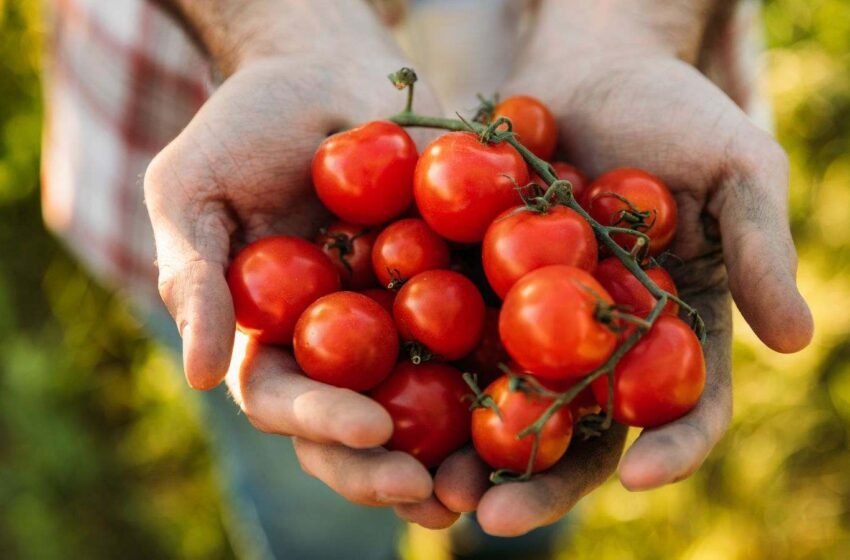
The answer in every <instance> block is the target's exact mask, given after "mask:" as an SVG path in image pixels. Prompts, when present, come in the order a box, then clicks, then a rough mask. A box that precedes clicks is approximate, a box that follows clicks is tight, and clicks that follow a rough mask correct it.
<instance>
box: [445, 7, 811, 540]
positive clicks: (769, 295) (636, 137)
mask: <svg viewBox="0 0 850 560" xmlns="http://www.w3.org/2000/svg"><path fill="white" fill-rule="evenodd" d="M651 3H652V2H650V4H651ZM568 4H569V5H568ZM590 4H591V3H580V2H579V3H573V2H554V1H550V2H545V3H544V4H543V5H542V6H541V10H542V11H543V13H542V14H541V15H540V18H539V21H540V22H541V23H540V27H538V29H536V31H535V33H534V35H533V37H532V39H531V41H530V43H529V45H528V47H527V49H526V51H525V53H524V56H522V57H520V59H519V64H518V68H517V71H516V72H515V74H514V76H513V78H512V79H511V80H510V82H509V84H507V85H506V87H505V88H504V89H503V94H506V95H508V94H511V93H527V94H531V95H535V96H537V97H539V98H540V99H542V100H543V101H544V102H545V103H547V104H548V105H549V107H551V108H552V110H553V112H554V113H555V115H556V117H557V118H558V121H559V125H560V137H561V141H562V144H563V145H564V147H565V149H566V152H567V156H568V160H569V161H570V162H572V163H575V164H577V165H578V166H579V167H580V168H582V169H583V170H585V171H586V172H587V173H588V174H589V175H591V176H595V175H598V174H600V173H602V172H604V171H606V170H608V169H611V168H614V167H620V166H633V167H639V168H642V169H646V170H648V171H650V172H652V173H655V174H657V175H659V176H660V177H661V178H662V179H664V181H665V182H666V183H667V185H668V186H669V187H670V188H671V190H672V191H673V194H674V196H675V198H676V201H677V204H678V207H679V230H678V234H677V238H676V241H675V244H674V246H673V247H672V251H673V252H674V253H675V254H676V255H678V256H679V257H680V258H682V259H683V263H682V264H681V265H679V266H676V267H675V268H674V269H673V270H672V272H673V274H674V277H675V279H676V282H677V285H678V286H679V289H680V292H681V295H682V297H683V298H685V299H686V300H687V301H688V302H689V303H691V305H693V306H694V307H695V308H697V309H698V310H699V312H700V313H701V314H702V316H703V318H704V319H705V322H706V324H707V326H708V333H707V340H706V343H705V346H704V352H705V358H706V375H707V379H706V387H705V391H704V393H703V396H702V398H701V400H700V402H699V403H698V405H697V407H696V408H695V409H694V410H693V411H691V412H690V413H689V414H687V415H686V416H685V417H683V418H680V419H679V420H677V421H675V422H672V423H670V424H668V425H666V426H662V427H660V428H656V429H652V430H644V432H643V433H642V434H641V436H640V438H639V439H638V440H637V442H636V443H635V444H634V445H633V446H632V447H631V448H630V449H629V451H628V452H627V453H626V455H625V457H624V458H623V460H622V463H621V464H620V468H619V473H620V480H621V482H622V483H623V485H624V486H625V487H626V488H628V489H629V490H646V489H650V488H655V487H658V486H662V485H664V484H668V483H671V482H675V481H678V480H681V479H683V478H685V477H687V476H689V475H690V474H691V473H693V472H694V471H695V470H696V469H697V468H698V467H699V466H700V465H701V464H702V462H703V460H704V459H705V457H706V455H707V454H708V453H709V451H710V450H711V448H712V447H713V446H714V444H715V443H716V442H717V441H718V440H719V439H720V437H721V436H722V435H723V433H724V432H725V430H726V428H727V426H728V424H729V421H730V418H731V413H732V394H731V360H730V345H731V306H730V303H731V301H730V297H729V290H730V289H731V294H732V295H733V296H734V299H735V302H736V303H737V305H738V307H739V309H740V310H741V312H742V313H743V315H744V317H745V318H746V320H747V322H748V323H749V324H750V325H751V326H752V327H753V329H754V331H755V332H756V334H758V336H759V337H760V338H761V339H762V340H763V341H764V342H765V344H767V345H768V346H770V347H771V348H773V349H774V350H777V351H780V352H795V351H798V350H800V349H802V348H803V347H805V346H806V345H807V344H808V342H809V340H810V339H811V336H812V329H813V326H812V318H811V314H810V312H809V309H808V307H807V306H806V303H805V302H804V301H803V299H802V297H801V296H800V294H799V292H798V291H797V288H796V284H795V273H796V254H795V251H794V245H793V242H792V240H791V235H790V231H789V227H788V219H787V203H786V196H787V189H788V163H787V159H786V156H785V154H784V152H783V151H782V149H781V148H780V147H779V145H778V144H776V142H775V141H774V140H773V139H772V138H771V137H770V136H769V135H767V134H766V133H764V132H763V131H761V130H759V129H758V128H756V127H755V126H754V125H753V124H752V123H751V122H750V121H749V120H748V118H747V117H746V115H745V114H744V113H743V112H742V111H741V110H740V109H739V108H738V107H736V106H735V105H734V103H732V102H731V101H730V100H729V99H728V98H727V97H726V95H724V94H723V93H722V92H721V91H720V90H719V89H718V88H716V87H715V86H714V85H713V84H711V83H710V82H709V81H708V80H707V79H706V78H705V77H704V76H702V75H701V74H700V73H699V72H698V71H696V70H695V69H694V68H693V67H692V66H690V65H689V64H687V63H686V62H684V61H682V60H679V59H677V58H676V56H675V54H678V55H679V56H684V57H686V58H687V57H688V56H689V53H690V54H691V55H692V56H695V49H694V48H693V41H692V38H693V37H694V36H695V33H693V31H698V30H699V29H702V24H703V23H704V22H700V21H697V20H695V21H693V22H692V23H693V28H694V29H691V30H689V29H688V28H687V25H684V24H683V25H681V26H679V27H676V26H674V27H673V28H671V27H670V25H672V23H671V22H675V21H677V20H676V18H677V17H684V23H687V21H688V19H687V17H685V16H686V14H684V12H686V11H687V10H680V12H682V13H675V14H673V16H670V10H667V11H666V12H665V10H664V9H663V8H662V6H660V5H656V6H655V9H657V10H658V11H659V12H660V13H662V16H665V17H666V16H670V17H666V19H665V18H662V19H664V21H665V25H667V27H665V31H666V33H664V34H662V35H660V36H659V35H658V34H657V33H656V32H655V31H657V28H656V29H655V30H653V29H645V28H644V29H636V28H639V27H640V25H639V23H640V22H642V21H644V20H645V19H646V18H645V17H644V18H643V19H641V18H639V17H637V15H635V14H631V17H625V18H620V19H618V18H617V17H616V16H615V15H612V14H614V12H615V11H616V10H611V9H610V8H613V6H612V2H599V3H594V4H593V5H592V6H590ZM685 4H688V3H684V4H683V5H685ZM690 4H693V5H696V4H707V2H705V1H702V2H700V1H695V2H691V3H690ZM683 5H679V4H676V7H677V9H681V8H682V6H683ZM606 7H607V9H606ZM621 7H622V6H621ZM571 8H572V9H571ZM561 10H571V11H570V17H571V18H572V19H571V21H572V24H571V26H570V27H569V28H570V29H571V33H562V32H561V31H559V30H562V29H564V28H565V27H564V25H563V22H564V21H567V20H565V19H564V16H563V14H561V13H560V12H561ZM673 11H674V12H676V10H673ZM646 13H653V12H652V10H649V11H648V12H647V11H645V12H644V14H646ZM606 14H607V16H608V17H607V20H606V19H605V18H602V19H600V17H601V16H604V15H606ZM674 16H675V17H674ZM581 17H585V18H586V19H585V20H584V24H583V23H582V20H581V19H580V18H581ZM559 18H560V19H559ZM577 18H578V20H577ZM559 21H560V22H561V24H560V25H559V23H558V22H559ZM601 21H605V22H606V23H605V24H604V25H601V24H600V22H601ZM588 30H592V31H588ZM593 33H595V34H597V35H596V36H591V35H592V34H593ZM583 34H584V35H583ZM696 35H698V34H696ZM659 37H661V38H659ZM671 38H678V40H679V41H680V43H679V44H678V46H677V47H676V48H674V49H671V48H668V47H670V44H669V41H671V40H672V39H671ZM727 272H728V276H727ZM623 433H624V430H622V428H614V429H612V431H611V432H609V433H608V434H606V436H605V437H604V438H603V439H602V440H601V441H598V442H588V443H578V444H577V445H576V444H574V446H573V447H571V449H570V451H569V453H568V455H567V456H566V457H565V459H564V460H563V461H562V462H561V463H560V464H559V465H557V466H556V467H555V468H554V469H553V470H551V471H549V472H548V473H546V474H543V475H540V476H537V477H535V478H534V479H532V480H531V481H530V482H526V483H512V484H505V485H502V486H498V487H495V488H489V487H488V485H487V483H486V479H485V478H484V477H485V475H486V472H487V469H484V468H483V466H482V465H480V464H478V465H477V468H476V461H477V460H476V459H475V458H474V457H472V456H469V455H467V456H463V455H459V456H456V457H455V458H453V459H452V460H450V461H449V462H447V463H446V464H444V466H443V467H442V468H441V469H440V470H439V471H438V473H437V478H436V483H435V489H436V495H437V496H438V498H439V499H440V500H442V501H443V503H445V504H446V505H448V506H449V508H451V509H453V510H455V511H469V510H472V509H477V510H478V518H479V521H480V523H481V526H482V528H483V529H484V530H485V531H487V532H489V533H492V534H495V535H501V536H509V535H517V534H522V533H525V532H527V531H529V530H531V529H533V528H535V527H538V526H540V525H544V524H547V523H551V522H554V521H555V520H557V519H558V518H559V517H561V516H562V515H563V514H565V513H566V512H567V511H568V510H569V509H570V508H571V507H572V506H573V504H574V503H575V502H576V501H577V499H578V498H580V497H581V496H582V495H584V494H586V493H588V492H589V491H590V490H591V489H592V488H594V487H595V486H597V485H599V484H601V483H602V482H603V481H604V480H605V479H606V478H607V477H608V475H609V474H610V473H611V472H613V471H614V469H615V468H616V465H617V458H618V457H619V455H620V452H621V449H622V442H623ZM588 456H589V457H592V459H591V460H588V458H587V457H588Z"/></svg>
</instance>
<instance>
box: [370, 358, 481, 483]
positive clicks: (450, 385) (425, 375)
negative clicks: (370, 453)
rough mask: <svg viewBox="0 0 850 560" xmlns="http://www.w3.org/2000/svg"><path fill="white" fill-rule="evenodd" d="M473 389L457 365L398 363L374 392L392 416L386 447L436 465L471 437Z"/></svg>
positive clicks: (427, 464)
mask: <svg viewBox="0 0 850 560" xmlns="http://www.w3.org/2000/svg"><path fill="white" fill-rule="evenodd" d="M470 393H471V392H470V390H469V388H468V387H467V386H466V383H464V381H463V379H462V378H461V373H460V371H458V370H457V369H455V368H453V367H451V366H449V365H446V364H439V363H434V362H427V363H424V364H420V365H418V366H415V365H413V364H411V363H409V362H400V363H399V364H398V365H397V366H396V367H395V369H394V370H393V371H392V373H391V374H390V376H389V377H388V378H387V379H386V380H384V382H383V383H381V384H380V385H378V386H377V387H376V388H375V389H374V390H373V391H372V393H371V397H372V398H373V399H375V400H376V401H377V402H378V403H379V404H380V405H381V406H383V407H384V408H386V409H387V412H389V413H390V416H391V417H392V419H393V435H392V437H391V438H390V441H389V442H388V443H387V446H386V447H387V449H395V450H398V451H404V452H406V453H410V454H411V455H413V456H414V457H415V458H417V459H419V461H421V462H422V463H423V464H424V465H425V466H426V467H436V466H437V465H439V464H440V463H442V462H443V460H444V459H445V458H446V457H448V456H449V455H451V454H452V452H454V451H456V450H458V449H460V447H461V446H463V444H464V443H466V442H467V441H468V440H469V422H470V412H469V401H468V399H467V395H469V394H470Z"/></svg>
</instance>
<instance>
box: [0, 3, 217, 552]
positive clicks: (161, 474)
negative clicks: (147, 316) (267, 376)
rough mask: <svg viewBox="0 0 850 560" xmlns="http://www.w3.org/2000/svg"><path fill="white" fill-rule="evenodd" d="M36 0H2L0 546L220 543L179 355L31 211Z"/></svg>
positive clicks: (202, 548)
mask: <svg viewBox="0 0 850 560" xmlns="http://www.w3.org/2000/svg"><path fill="white" fill-rule="evenodd" d="M39 4H40V2H37V1H32V0H13V1H10V2H5V3H4V2H3V1H2V0H0V558H10V559H11V558H38V559H42V558H44V559H50V558H92V559H95V558H216V557H231V556H232V555H231V553H230V547H229V545H228V542H227V538H226V536H225V534H224V531H223V529H222V523H221V514H220V512H221V507H220V501H219V494H218V491H217V489H216V485H215V484H213V482H212V478H213V475H212V470H211V463H210V458H209V455H208V453H207V450H206V444H205V442H204V441H203V440H202V439H201V436H200V433H201V432H200V430H199V427H198V425H197V424H196V422H197V420H196V414H195V411H194V410H192V408H191V403H192V400H191V399H189V398H187V395H186V393H187V392H188V391H187V390H186V389H184V388H183V383H181V380H180V379H179V376H176V375H172V374H171V372H173V371H175V369H176V368H177V367H178V366H177V365H176V364H175V363H173V361H172V359H171V358H170V357H168V356H167V355H165V354H164V353H163V352H162V351H159V350H158V349H157V348H155V347H154V346H153V345H152V344H151V343H150V342H149V341H148V340H147V339H146V338H145V335H144V333H143V331H142V329H141V327H140V325H139V324H137V323H136V322H135V321H134V319H133V318H132V317H131V315H130V314H129V313H128V311H127V310H126V309H125V307H124V305H122V303H121V302H119V301H117V300H116V298H115V297H114V296H112V295H110V294H108V293H107V292H106V291H104V290H103V289H102V288H100V287H99V286H98V285H97V284H95V283H94V282H93V281H92V280H91V279H90V278H89V277H88V276H87V275H86V274H85V272H84V271H82V270H81V269H80V268H79V267H78V266H77V265H76V264H75V263H74V262H73V260H72V259H71V258H70V257H69V256H68V254H67V253H65V251H63V249H62V248H61V247H60V246H59V245H58V243H57V242H56V240H55V239H53V238H52V237H50V236H49V235H48V234H47V233H46V232H45V231H44V227H43V226H42V225H41V214H40V210H39V200H38V186H39V149H40V146H39V144H40V140H41V112H42V107H41V97H40V95H41V93H40V88H39V76H38V69H39V43H40V39H41V37H40V31H39V30H40V28H41V25H40V19H39V13H38V8H39Z"/></svg>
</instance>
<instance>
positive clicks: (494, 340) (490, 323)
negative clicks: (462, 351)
mask: <svg viewBox="0 0 850 560" xmlns="http://www.w3.org/2000/svg"><path fill="white" fill-rule="evenodd" d="M509 360H510V356H508V352H507V350H505V347H504V345H502V339H501V338H499V310H498V309H495V308H492V307H488V308H487V310H486V312H485V315H484V332H483V334H482V335H481V342H479V343H478V346H476V347H475V349H474V350H473V351H472V353H471V354H469V355H468V356H467V357H465V358H464V359H463V360H462V361H461V366H462V367H463V370H464V371H468V372H471V373H474V374H476V375H477V376H478V384H479V385H481V386H482V387H483V386H486V385H489V384H490V383H491V382H492V381H494V380H495V379H496V378H497V377H499V376H500V375H502V372H501V370H500V369H499V364H507V363H508V361H509Z"/></svg>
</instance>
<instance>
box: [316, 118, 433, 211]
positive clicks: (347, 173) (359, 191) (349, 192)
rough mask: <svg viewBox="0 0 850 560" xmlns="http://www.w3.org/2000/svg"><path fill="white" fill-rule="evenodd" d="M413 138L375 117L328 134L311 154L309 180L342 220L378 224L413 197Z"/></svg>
mask: <svg viewBox="0 0 850 560" xmlns="http://www.w3.org/2000/svg"><path fill="white" fill-rule="evenodd" d="M416 160H417V154H416V144H414V142H413V140H412V139H411V138H410V136H409V135H408V134H407V132H405V131H404V129H403V128H401V127H400V126H398V125H397V124H393V123H390V122H384V121H373V122H370V123H366V124H364V125H362V126H358V127H357V128H353V129H351V130H346V131H345V132H340V133H338V134H334V135H333V136H330V137H328V138H326V139H325V140H324V141H323V142H322V143H321V144H320V145H319V148H318V150H316V155H315V156H314V157H313V185H314V186H315V188H316V194H317V195H318V196H319V200H321V201H322V204H324V205H325V206H326V207H327V208H328V210H330V211H331V212H333V213H334V214H336V215H337V216H338V217H340V218H341V219H343V220H345V221H346V222H351V223H353V224H358V225H367V226H377V225H380V224H382V223H384V222H388V221H389V220H391V219H393V218H395V217H396V216H399V215H401V214H402V213H404V211H405V210H407V208H408V207H409V206H410V203H411V202H412V200H413V171H414V169H415V168H416Z"/></svg>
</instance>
